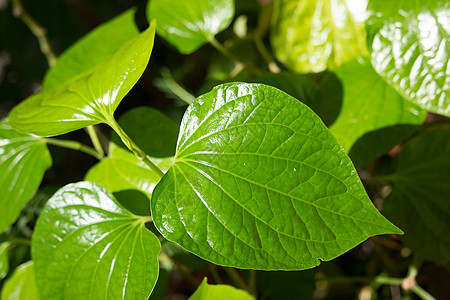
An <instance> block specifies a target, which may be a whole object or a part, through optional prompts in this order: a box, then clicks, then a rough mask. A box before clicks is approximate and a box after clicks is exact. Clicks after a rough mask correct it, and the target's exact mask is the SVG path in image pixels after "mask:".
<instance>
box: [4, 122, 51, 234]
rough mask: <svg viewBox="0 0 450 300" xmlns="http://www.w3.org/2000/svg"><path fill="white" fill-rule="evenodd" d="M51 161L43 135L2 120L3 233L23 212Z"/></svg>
mask: <svg viewBox="0 0 450 300" xmlns="http://www.w3.org/2000/svg"><path fill="white" fill-rule="evenodd" d="M51 165H52V158H51V156H50V152H49V151H48V149H47V146H46V145H45V142H44V141H43V140H42V139H39V138H37V137H34V136H31V135H28V134H23V133H19V132H17V131H15V130H14V129H12V128H11V126H9V125H8V122H7V121H6V120H3V121H0V195H1V197H0V211H1V218H0V233H1V232H3V231H5V230H6V228H8V227H9V226H10V225H11V224H12V223H14V221H16V219H17V217H18V216H19V214H20V211H21V210H22V208H23V206H24V205H25V203H27V201H28V200H29V199H30V198H31V196H33V194H34V193H35V192H36V190H37V189H38V187H39V185H40V184H41V181H42V178H43V177H44V173H45V171H46V170H47V169H48V168H50V166H51Z"/></svg>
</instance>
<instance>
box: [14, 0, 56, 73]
mask: <svg viewBox="0 0 450 300" xmlns="http://www.w3.org/2000/svg"><path fill="white" fill-rule="evenodd" d="M12 7H13V15H14V16H15V17H16V18H19V19H21V20H22V21H23V22H24V23H25V24H26V25H27V26H28V28H29V29H30V30H31V32H32V33H33V35H34V36H35V37H36V38H37V39H38V42H39V47H40V48H41V52H42V54H44V55H45V57H46V58H47V62H48V65H49V66H50V67H53V66H54V65H55V63H56V55H55V53H54V52H53V49H52V47H51V45H50V42H49V40H48V38H47V30H46V29H45V28H44V27H42V26H41V25H40V24H39V23H38V22H36V20H35V19H33V17H31V15H30V14H29V13H28V12H27V11H26V10H25V8H24V6H23V4H22V2H21V1H20V0H13V1H12Z"/></svg>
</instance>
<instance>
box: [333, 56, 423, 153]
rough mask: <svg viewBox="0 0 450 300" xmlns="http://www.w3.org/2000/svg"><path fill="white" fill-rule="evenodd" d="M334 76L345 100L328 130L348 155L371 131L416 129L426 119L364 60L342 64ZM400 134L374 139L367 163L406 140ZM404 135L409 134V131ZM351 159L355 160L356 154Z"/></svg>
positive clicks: (420, 111)
mask: <svg viewBox="0 0 450 300" xmlns="http://www.w3.org/2000/svg"><path fill="white" fill-rule="evenodd" d="M336 75H337V76H338V77H339V79H340V80H341V81H342V85H343V90H344V99H343V103H342V109H341V112H340V114H339V116H338V118H337V120H336V121H335V122H334V123H333V124H332V125H331V126H330V130H331V132H332V133H333V134H334V136H335V137H336V138H337V139H338V141H339V142H340V143H341V145H342V146H343V147H344V149H345V150H346V151H347V152H349V151H350V149H351V148H352V146H353V145H354V143H355V142H356V141H357V140H358V139H359V138H360V137H362V136H363V135H365V134H367V133H369V132H371V131H374V130H378V129H382V128H386V127H389V126H393V125H400V124H402V125H416V126H418V125H420V124H421V123H422V122H423V120H424V119H425V116H426V112H425V111H424V110H422V109H421V108H420V107H418V106H417V105H415V104H413V103H411V102H409V101H407V100H405V99H404V98H403V97H402V96H400V95H399V94H398V93H397V92H396V91H395V90H394V89H393V88H392V87H390V86H389V85H388V84H386V82H385V81H384V80H383V79H382V78H381V77H380V76H378V74H377V73H376V72H375V71H374V70H373V68H372V66H371V65H370V61H368V60H367V59H362V58H359V59H357V60H356V59H355V60H352V61H350V62H348V63H345V64H344V65H342V66H341V67H339V68H338V69H337V70H336ZM391 133H393V132H391ZM401 133H402V132H398V135H397V136H395V138H394V139H391V140H380V139H376V140H375V139H373V140H372V141H371V142H370V149H369V151H370V152H371V155H370V156H371V157H370V159H369V161H371V160H373V159H375V158H377V157H378V156H380V155H381V154H383V153H386V152H387V151H389V150H390V149H391V148H392V147H394V146H395V145H396V144H398V143H399V142H401V141H402V140H403V139H405V138H406V137H407V136H408V135H406V136H405V135H401ZM405 133H406V134H407V133H409V134H411V132H410V131H407V132H405ZM389 136H390V137H391V138H392V137H393V136H392V135H389ZM383 142H386V143H383ZM366 143H368V141H366ZM354 155H356V156H358V154H357V153H354ZM362 155H367V153H363V154H362ZM366 161H367V159H366Z"/></svg>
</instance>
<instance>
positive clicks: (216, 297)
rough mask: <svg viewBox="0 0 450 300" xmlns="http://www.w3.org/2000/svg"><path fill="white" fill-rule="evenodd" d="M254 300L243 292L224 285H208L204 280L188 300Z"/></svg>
mask: <svg viewBox="0 0 450 300" xmlns="http://www.w3.org/2000/svg"><path fill="white" fill-rule="evenodd" d="M228 299H233V300H254V299H255V298H254V297H253V296H252V295H250V294H249V293H248V292H246V291H244V290H239V289H237V288H235V287H233V286H230V285H226V284H208V282H207V280H206V278H205V279H203V282H202V284H201V285H200V286H199V287H198V289H197V290H196V291H195V293H194V294H193V295H192V296H191V297H189V300H228Z"/></svg>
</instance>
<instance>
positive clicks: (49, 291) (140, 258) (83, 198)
mask: <svg viewBox="0 0 450 300" xmlns="http://www.w3.org/2000/svg"><path fill="white" fill-rule="evenodd" d="M145 221H146V218H145V217H139V216H136V215H133V214H131V213H130V212H128V211H127V210H125V209H124V208H123V207H122V206H120V205H119V204H118V203H117V201H116V200H115V199H114V197H113V196H112V194H111V193H109V192H108V191H107V190H106V189H105V188H104V187H102V186H101V185H99V184H96V183H91V182H78V183H75V184H69V185H66V186H65V187H63V188H61V189H60V190H59V191H58V192H57V193H56V194H55V195H53V197H52V198H51V199H50V200H49V201H48V202H47V204H46V206H45V208H44V210H43V211H42V214H41V215H40V217H39V219H38V222H37V225H36V229H35V232H34V235H33V244H32V256H33V260H34V263H35V268H36V283H37V286H38V288H39V292H40V295H41V296H42V298H44V299H147V298H148V296H149V295H150V293H151V291H152V289H153V287H154V286H155V283H156V280H157V278H158V259H157V256H158V253H159V251H160V244H159V241H158V239H157V238H156V237H155V235H154V234H153V233H151V232H150V231H149V230H147V229H146V228H145V226H144V223H145Z"/></svg>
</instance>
